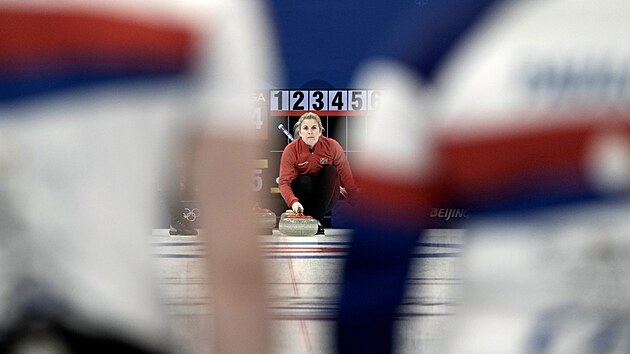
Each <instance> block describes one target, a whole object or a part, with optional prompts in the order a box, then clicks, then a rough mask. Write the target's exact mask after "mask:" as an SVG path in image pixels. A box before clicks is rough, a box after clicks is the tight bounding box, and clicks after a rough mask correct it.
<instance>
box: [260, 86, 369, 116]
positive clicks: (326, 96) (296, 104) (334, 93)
mask: <svg viewBox="0 0 630 354" xmlns="http://www.w3.org/2000/svg"><path fill="white" fill-rule="evenodd" d="M380 94H381V92H380V91H377V90H271V91H270V93H269V96H270V102H269V109H270V111H272V112H274V113H275V114H281V115H282V114H287V115H290V114H298V113H299V112H302V113H304V112H306V111H314V112H315V113H317V114H318V115H319V116H322V115H324V116H329V115H356V114H364V113H365V111H368V110H373V109H375V108H376V107H377V106H378V103H379V100H380ZM298 115H301V114H298Z"/></svg>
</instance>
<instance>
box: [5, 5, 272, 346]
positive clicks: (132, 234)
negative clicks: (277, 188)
mask: <svg viewBox="0 0 630 354" xmlns="http://www.w3.org/2000/svg"><path fill="white" fill-rule="evenodd" d="M263 15H264V12H263V11H261V9H259V6H257V3H255V2H251V1H235V0H229V1H218V0H217V1H215V0H210V1H118V0H114V1H112V0H109V1H87V2H86V1H79V0H76V1H74V0H70V1H10V2H7V1H5V2H3V3H2V4H0V37H1V38H2V40H1V41H0V226H1V229H2V231H0V352H3V353H10V352H21V351H23V350H29V348H31V349H32V348H33V346H34V345H35V349H34V350H35V351H36V352H54V353H57V352H60V353H61V352H63V353H67V352H70V353H89V352H94V350H103V351H104V352H108V353H158V352H159V353H161V352H169V351H171V350H172V349H173V348H172V347H171V342H170V338H169V322H168V317H167V315H166V313H165V311H164V309H163V308H162V306H161V305H162V304H161V299H160V297H159V293H158V292H157V283H156V278H155V275H156V274H154V273H155V269H154V267H153V265H154V264H153V262H154V260H153V259H152V257H151V256H150V254H149V248H148V246H149V244H148V242H147V241H148V239H147V237H146V236H145V235H147V233H148V232H150V229H151V226H152V218H153V212H152V211H153V209H154V203H155V196H156V190H155V182H156V180H157V178H156V176H158V175H159V174H160V173H161V171H162V170H163V169H164V166H163V165H162V160H163V159H164V160H166V158H165V157H166V156H167V155H168V154H175V153H177V150H178V149H179V146H180V143H182V141H180V140H177V137H180V136H183V135H184V134H185V132H186V131H190V130H194V131H195V132H196V134H197V135H198V136H199V138H200V140H201V142H200V144H201V145H202V149H203V150H202V151H201V153H200V154H199V156H200V158H199V161H197V168H198V169H199V170H198V173H204V172H205V174H204V175H203V177H202V178H201V179H202V181H199V184H200V185H202V187H201V189H202V190H203V195H202V198H203V200H202V204H203V205H204V207H205V213H204V214H205V215H207V216H208V217H207V220H205V226H206V235H207V236H208V240H209V242H210V246H209V249H211V250H216V249H220V250H221V251H220V254H216V255H215V254H213V255H212V257H211V262H210V265H211V271H212V275H213V282H214V283H213V285H214V287H215V288H214V296H215V301H214V303H215V304H216V306H217V307H216V309H215V318H216V328H217V335H216V342H215V343H216V345H217V347H218V351H219V352H221V353H256V352H265V351H266V349H267V345H268V343H267V334H266V331H267V329H266V328H265V326H266V322H265V316H266V314H265V298H264V293H263V291H262V290H263V289H262V284H263V279H262V267H261V256H260V255H259V253H258V245H257V243H256V239H255V238H253V234H254V232H253V226H252V224H251V222H250V220H249V219H248V217H247V216H245V215H242V213H238V212H237V211H238V210H245V207H244V206H248V207H247V208H249V206H250V205H252V200H251V199H252V197H251V196H250V193H249V191H250V190H251V171H250V166H251V164H250V163H249V161H250V159H251V158H252V154H251V146H252V142H251V141H250V138H249V135H248V134H247V131H248V130H250V124H249V117H250V115H251V111H250V109H249V97H250V90H252V89H254V88H256V86H257V85H259V84H260V82H261V81H258V80H260V79H262V76H261V74H262V73H263V72H264V73H265V74H269V72H267V69H266V68H267V67H268V66H269V65H270V62H269V60H268V55H267V53H266V51H267V50H266V48H268V45H269V44H268V43H267V38H266V37H265V34H266V33H267V29H266V28H265V24H264V23H263V21H262V20H261V19H262V18H263V17H262V16H263ZM218 166H220V168H218ZM228 191H229V194H228ZM219 203H220V205H219ZM242 333H246V335H242ZM209 337H210V336H209ZM41 342H44V343H46V342H47V343H49V344H50V343H52V344H50V345H48V346H45V347H44V348H41V347H37V346H36V344H37V343H41Z"/></svg>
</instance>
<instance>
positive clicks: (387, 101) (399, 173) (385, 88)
mask: <svg viewBox="0 0 630 354" xmlns="http://www.w3.org/2000/svg"><path fill="white" fill-rule="evenodd" d="M355 86H356V87H365V88H370V89H377V90H382V95H381V103H380V107H379V108H378V109H377V110H375V111H371V112H370V113H369V114H368V119H369V124H368V127H369V129H368V131H367V134H366V135H365V136H363V134H361V132H359V133H358V134H357V133H356V132H355V133H354V134H357V136H356V137H355V139H356V140H357V141H359V142H360V144H361V145H362V147H361V150H363V151H365V154H363V157H362V158H361V159H359V161H358V163H357V167H358V169H360V170H361V171H362V172H363V173H368V174H371V175H374V176H379V177H382V178H385V179H394V180H401V179H409V178H413V179H415V178H418V177H422V176H424V175H426V173H428V172H429V171H430V170H431V169H430V167H431V163H432V161H431V156H432V154H433V134H432V130H433V124H432V123H431V121H430V119H431V117H430V115H431V113H430V112H431V110H430V107H429V101H430V100H429V99H428V98H427V96H428V94H429V91H428V90H427V88H423V87H422V85H421V79H420V78H419V77H418V76H417V75H416V74H415V73H413V72H412V71H411V70H410V69H408V68H406V67H405V66H403V65H402V64H400V63H397V62H394V61H390V60H375V61H373V62H370V63H367V64H365V65H364V66H363V67H362V68H360V70H358V72H357V74H356V78H355ZM385 161H386V164H387V168H383V166H384V163H385Z"/></svg>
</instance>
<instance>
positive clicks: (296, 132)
mask: <svg viewBox="0 0 630 354" xmlns="http://www.w3.org/2000/svg"><path fill="white" fill-rule="evenodd" d="M305 119H315V120H316V121H317V125H319V129H320V130H321V131H322V133H323V132H324V126H323V125H322V119H321V118H319V116H318V115H317V114H315V113H313V112H306V113H304V114H302V116H301V117H300V119H298V121H297V123H295V125H294V126H293V137H294V138H295V139H297V138H298V137H299V136H300V127H301V126H302V122H303V121H304V120H305Z"/></svg>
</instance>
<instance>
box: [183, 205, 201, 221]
mask: <svg viewBox="0 0 630 354" xmlns="http://www.w3.org/2000/svg"><path fill="white" fill-rule="evenodd" d="M199 216H201V210H199V208H192V209H190V208H186V210H185V211H184V218H186V220H188V221H195V220H197V218H198V217H199Z"/></svg>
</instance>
